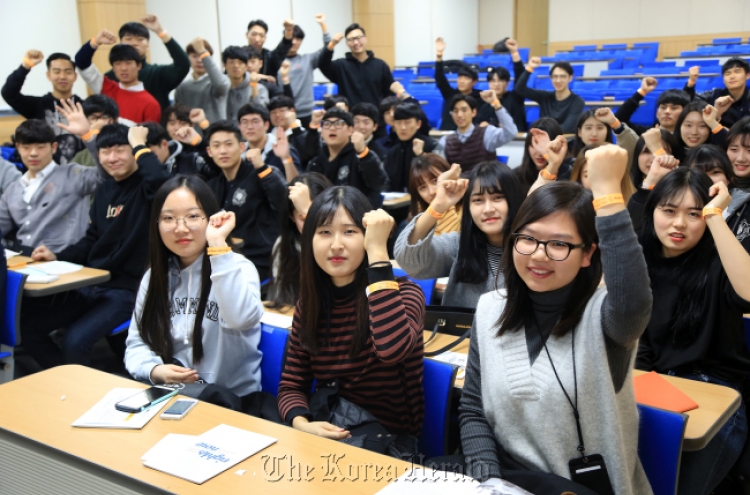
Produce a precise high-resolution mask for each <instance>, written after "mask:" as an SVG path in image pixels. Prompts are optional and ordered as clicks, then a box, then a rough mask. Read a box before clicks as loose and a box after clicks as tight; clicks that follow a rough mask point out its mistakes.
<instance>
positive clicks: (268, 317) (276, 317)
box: [260, 311, 293, 329]
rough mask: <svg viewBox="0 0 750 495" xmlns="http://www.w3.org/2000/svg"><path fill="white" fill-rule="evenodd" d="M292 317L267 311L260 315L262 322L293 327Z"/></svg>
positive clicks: (278, 326) (280, 326) (274, 325)
mask: <svg viewBox="0 0 750 495" xmlns="http://www.w3.org/2000/svg"><path fill="white" fill-rule="evenodd" d="M292 319H293V318H292V317H291V316H286V315H280V314H278V313H271V312H270V311H265V312H264V313H263V316H261V317H260V322H261V323H265V324H266V325H270V326H272V327H276V328H284V329H286V328H292Z"/></svg>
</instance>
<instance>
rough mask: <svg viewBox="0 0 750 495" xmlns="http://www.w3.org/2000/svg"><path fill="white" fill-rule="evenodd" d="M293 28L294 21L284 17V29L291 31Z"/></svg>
mask: <svg viewBox="0 0 750 495" xmlns="http://www.w3.org/2000/svg"><path fill="white" fill-rule="evenodd" d="M293 29H294V21H293V20H291V19H289V18H287V19H284V31H287V32H290V33H291V32H292V30H293Z"/></svg>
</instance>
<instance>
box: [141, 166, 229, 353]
mask: <svg viewBox="0 0 750 495" xmlns="http://www.w3.org/2000/svg"><path fill="white" fill-rule="evenodd" d="M180 188H185V189H187V190H189V191H190V192H192V193H193V194H194V195H195V199H196V201H197V203H198V206H199V207H200V208H201V209H202V210H203V213H204V215H205V216H206V220H205V225H206V227H207V226H208V219H209V218H210V217H211V216H212V215H215V214H216V213H218V211H219V203H218V202H217V201H216V197H215V196H214V193H213V192H212V191H211V188H210V187H208V184H206V181H205V180H203V178H201V177H200V176H197V175H176V176H174V177H172V178H171V179H169V180H167V181H166V182H165V183H164V184H162V186H161V187H160V188H159V190H158V191H157V192H156V196H154V201H153V205H152V207H151V219H150V223H149V227H148V229H149V267H150V268H151V276H150V277H149V281H148V289H147V292H146V299H145V301H144V303H143V311H142V312H141V314H140V315H137V316H136V324H137V325H138V332H139V333H140V335H141V339H143V341H144V342H145V343H146V344H148V346H149V347H150V348H151V350H152V351H154V353H156V354H157V355H158V356H159V357H160V358H161V359H162V361H163V362H164V363H165V364H170V363H172V359H173V357H174V354H173V353H174V348H173V346H172V318H171V314H172V309H171V308H172V302H171V299H172V292H171V291H172V290H174V287H172V288H171V290H170V287H169V270H170V266H169V265H170V262H169V260H170V259H171V258H172V257H174V256H175V255H174V253H172V251H170V250H169V249H167V246H165V245H164V242H162V240H161V234H160V232H159V218H160V216H161V209H162V207H163V206H164V202H165V201H166V200H167V196H169V195H170V194H171V193H172V192H173V191H175V190H177V189H180ZM201 228H204V227H201ZM227 242H229V239H227ZM201 256H203V260H202V265H201V292H200V299H199V301H198V309H197V311H196V313H195V324H194V325H193V336H192V342H193V362H194V363H199V362H200V361H201V360H202V359H203V315H204V314H205V312H206V302H207V300H208V294H209V293H210V292H211V262H210V261H209V260H208V255H207V254H206V252H205V251H204V252H203V254H202V255H201Z"/></svg>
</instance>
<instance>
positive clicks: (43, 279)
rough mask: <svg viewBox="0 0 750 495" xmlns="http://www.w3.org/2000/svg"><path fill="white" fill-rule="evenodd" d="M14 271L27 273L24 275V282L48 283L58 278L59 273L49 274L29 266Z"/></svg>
mask: <svg viewBox="0 0 750 495" xmlns="http://www.w3.org/2000/svg"><path fill="white" fill-rule="evenodd" d="M16 272H17V273H23V274H24V275H28V277H26V282H28V283H30V284H49V283H52V282H54V281H55V280H58V279H59V278H60V275H50V274H48V273H45V272H43V271H41V270H39V269H37V268H31V267H26V268H20V269H18V270H16Z"/></svg>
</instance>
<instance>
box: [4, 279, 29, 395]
mask: <svg viewBox="0 0 750 495" xmlns="http://www.w3.org/2000/svg"><path fill="white" fill-rule="evenodd" d="M26 277H27V275H24V274H21V273H17V272H14V271H11V270H8V275H7V285H6V289H5V315H4V318H3V325H2V328H1V329H0V383H4V382H8V381H10V380H12V379H13V373H14V370H13V348H14V347H16V346H17V345H18V344H20V343H21V299H22V297H23V286H24V284H25V283H26Z"/></svg>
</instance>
